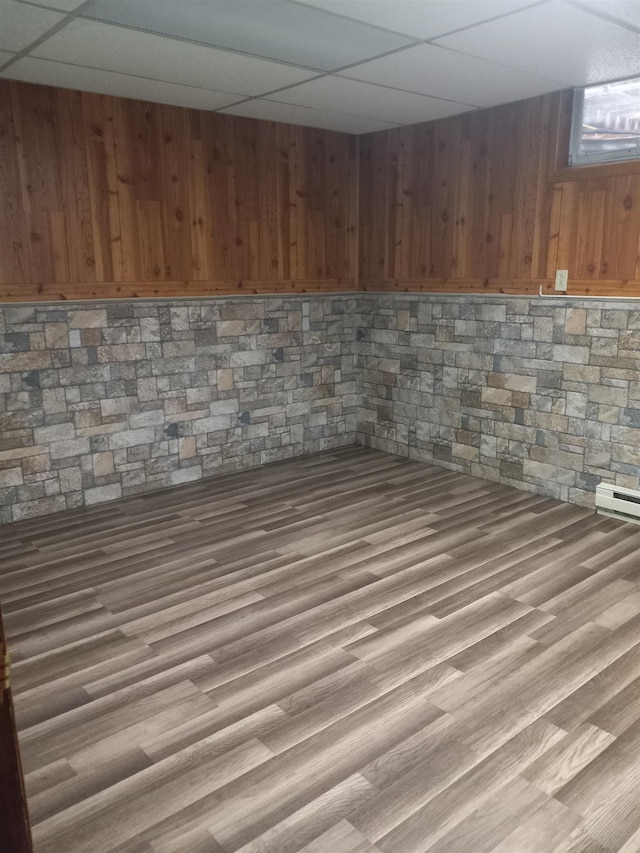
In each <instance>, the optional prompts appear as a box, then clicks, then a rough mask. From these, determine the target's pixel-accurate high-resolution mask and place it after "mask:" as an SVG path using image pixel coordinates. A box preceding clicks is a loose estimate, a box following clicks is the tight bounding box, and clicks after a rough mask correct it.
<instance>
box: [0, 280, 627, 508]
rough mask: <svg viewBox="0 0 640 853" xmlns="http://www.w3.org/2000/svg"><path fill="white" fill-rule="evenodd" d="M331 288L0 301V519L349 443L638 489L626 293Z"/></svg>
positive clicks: (567, 489) (497, 474)
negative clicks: (196, 296)
mask: <svg viewBox="0 0 640 853" xmlns="http://www.w3.org/2000/svg"><path fill="white" fill-rule="evenodd" d="M636 304H637V303H635V302H628V301H624V300H605V299H595V300H594V299H577V300H576V299H567V298H564V297H553V298H541V299H540V298H534V299H530V298H520V297H513V296H505V297H498V296H481V295H464V296H446V295H439V294H438V295H435V294H434V295H430V294H386V293H379V294H366V293H364V294H358V295H355V294H342V295H313V296H312V295H308V296H307V295H305V296H301V295H300V296H287V297H279V296H266V297H242V298H219V299H213V300H194V301H186V300H175V301H171V302H159V301H150V302H144V301H135V302H105V303H86V302H85V303H76V304H71V303H69V304H63V305H61V304H60V303H56V304H55V305H46V304H34V305H29V306H20V305H16V306H11V305H7V306H4V307H2V306H0V521H5V522H6V521H12V520H19V519H22V518H28V517H32V516H38V515H46V514H49V513H52V512H57V511H59V510H63V509H68V508H74V507H79V506H84V505H89V504H94V503H98V502H101V501H105V500H111V499H113V498H117V497H120V496H125V495H131V494H136V493H139V492H143V491H145V490H149V489H155V488H159V487H161V486H164V485H172V484H176V483H184V482H188V481H191V480H198V479H200V478H201V477H206V476H208V475H211V474H214V473H217V472H224V471H229V470H237V469H239V468H243V467H250V466H253V465H260V464H263V463H266V462H272V461H276V460H279V459H284V458H288V457H292V456H296V455H300V454H303V453H314V452H317V451H319V450H325V449H330V448H332V447H336V446H341V445H347V444H352V443H354V442H356V441H359V442H360V443H363V444H366V445H369V446H372V447H376V448H379V449H381V450H385V451H388V452H390V453H395V454H400V455H409V456H411V457H414V458H416V459H421V460H424V461H427V462H434V463H435V464H436V465H440V466H442V467H445V468H452V469H454V470H457V471H463V472H466V473H469V474H472V475H474V476H478V477H483V478H485V479H489V480H499V481H501V482H504V483H506V484H509V485H513V486H517V487H519V488H524V489H528V490H530V491H535V492H539V493H541V494H546V495H549V496H552V497H557V498H560V499H561V500H569V501H573V502H577V503H580V504H584V505H592V504H593V490H594V489H595V486H596V484H597V483H598V482H599V481H600V479H604V480H607V481H610V482H611V481H612V482H615V483H617V484H618V485H621V486H629V487H631V488H637V487H638V465H640V373H639V372H638V370H639V368H640V308H636V307H635V306H636Z"/></svg>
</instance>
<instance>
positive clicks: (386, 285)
mask: <svg viewBox="0 0 640 853" xmlns="http://www.w3.org/2000/svg"><path fill="white" fill-rule="evenodd" d="M540 287H542V295H543V296H610V297H633V298H636V299H637V298H640V280H638V281H602V280H589V279H583V280H575V279H569V288H568V291H567V293H566V294H565V293H558V292H556V290H555V286H554V282H553V281H552V280H551V279H535V280H530V279H496V278H494V279H489V278H485V279H480V278H440V279H424V280H422V279H400V280H399V279H380V280H378V281H366V282H361V283H360V290H363V291H371V292H379V291H388V292H404V293H469V294H471V293H473V294H482V293H486V294H494V293H504V294H511V295H515V296H537V295H538V294H539V293H540Z"/></svg>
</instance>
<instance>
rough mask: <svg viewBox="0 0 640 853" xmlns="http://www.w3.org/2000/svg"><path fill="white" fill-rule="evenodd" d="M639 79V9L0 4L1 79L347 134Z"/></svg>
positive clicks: (503, 4) (329, 1) (440, 3)
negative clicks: (631, 78) (523, 99)
mask: <svg viewBox="0 0 640 853" xmlns="http://www.w3.org/2000/svg"><path fill="white" fill-rule="evenodd" d="M632 75H640V0H538V1H537V2H532V0H0V77H6V78H10V79H13V80H25V81H28V82H32V83H43V84H46V85H52V86H62V87H65V88H73V89H83V90H86V91H91V92H100V93H104V94H110V95H120V96H122V97H129V98H137V99H141V100H147V101H156V102H159V103H168V104H178V105H181V106H188V107H197V108H200V109H207V110H216V111H219V112H223V113H232V114H234V115H239V116H249V117H252V118H259V119H266V120H273V121H283V122H291V123H294V124H302V125H309V126H312V127H323V128H327V129H331V130H338V131H343V132H346V133H367V132H370V131H374V130H382V129H384V128H389V127H395V126H398V125H406V124H415V123H416V122H422V121H429V120H432V119H436V118H442V117H444V116H450V115H455V114H457V113H463V112H468V111H470V110H476V109H482V108H483V107H488V106H494V105H496V104H500V103H509V102H511V101H516V100H520V99H522V98H530V97H533V96H535V95H540V94H543V93H545V92H553V91H556V90H558V89H564V88H567V87H570V86H580V85H584V84H587V83H598V82H604V81H608V80H615V79H619V78H621V77H628V76H632Z"/></svg>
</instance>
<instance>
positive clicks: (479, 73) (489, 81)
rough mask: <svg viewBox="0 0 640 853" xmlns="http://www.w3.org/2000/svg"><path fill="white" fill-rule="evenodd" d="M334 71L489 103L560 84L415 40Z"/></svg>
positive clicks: (531, 94) (479, 103) (483, 104)
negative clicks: (402, 48)
mask: <svg viewBox="0 0 640 853" xmlns="http://www.w3.org/2000/svg"><path fill="white" fill-rule="evenodd" d="M340 76H345V77H352V78H353V79H355V80H364V81H367V82H370V83H379V84H381V85H387V86H394V87H395V88H397V89H407V90H409V91H411V92H419V93H421V94H423V95H435V96H437V97H440V98H448V99H449V100H451V101H462V102H464V103H467V104H473V105H474V106H476V107H490V106H494V105H495V104H505V103H508V102H509V101H518V100H522V99H524V98H532V97H534V96H535V95H540V94H543V93H544V92H549V91H550V90H551V89H554V88H555V89H559V88H562V85H561V84H560V83H558V82H557V81H552V80H547V79H545V78H543V77H535V76H533V75H532V74H526V73H525V72H522V71H515V70H511V69H505V68H504V66H502V65H495V63H493V62H487V61H486V60H484V59H476V58H475V57H472V56H467V55H466V54H462V53H457V52H455V51H452V50H447V49H445V48H442V47H438V46H437V45H431V44H420V45H416V46H415V47H409V48H407V49H406V50H403V51H400V52H399V53H393V54H391V55H390V56H384V57H382V58H380V59H373V60H372V61H371V62H365V63H363V64H362V65H356V66H354V67H353V68H349V69H348V70H347V71H342V72H341V73H340Z"/></svg>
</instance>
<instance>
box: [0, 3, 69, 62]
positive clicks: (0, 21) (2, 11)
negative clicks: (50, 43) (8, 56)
mask: <svg viewBox="0 0 640 853" xmlns="http://www.w3.org/2000/svg"><path fill="white" fill-rule="evenodd" d="M63 18H64V14H62V13H60V12H52V11H51V10H50V9H39V8H37V7H36V6H27V5H26V4H24V3H16V2H15V0H0V50H9V51H16V52H18V51H20V50H24V48H25V47H28V46H29V45H30V44H31V43H32V42H34V41H35V40H36V39H38V38H40V36H42V35H44V34H45V33H46V32H47V30H50V29H51V27H54V26H55V25H56V24H57V23H59V22H60V21H62V20H63Z"/></svg>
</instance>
